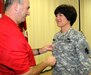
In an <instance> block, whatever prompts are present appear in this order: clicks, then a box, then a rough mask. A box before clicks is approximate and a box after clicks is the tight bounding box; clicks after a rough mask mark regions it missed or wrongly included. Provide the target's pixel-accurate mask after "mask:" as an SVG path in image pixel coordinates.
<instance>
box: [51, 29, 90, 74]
mask: <svg viewBox="0 0 91 75" xmlns="http://www.w3.org/2000/svg"><path fill="white" fill-rule="evenodd" d="M53 44H54V50H53V55H54V56H55V57H56V59H57V63H56V65H55V66H54V68H53V72H52V74H53V75H88V73H89V71H90V67H91V66H90V65H91V64H90V59H89V55H90V48H89V46H88V43H87V41H86V39H85V37H84V35H83V34H82V33H81V32H79V31H76V30H74V29H72V28H70V30H69V31H68V32H66V33H61V32H58V33H56V34H55V36H54V38H53Z"/></svg>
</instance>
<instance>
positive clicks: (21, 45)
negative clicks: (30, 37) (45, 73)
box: [3, 35, 35, 74]
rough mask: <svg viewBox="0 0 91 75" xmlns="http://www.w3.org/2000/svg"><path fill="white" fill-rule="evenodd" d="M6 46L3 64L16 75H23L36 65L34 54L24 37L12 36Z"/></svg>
mask: <svg viewBox="0 0 91 75" xmlns="http://www.w3.org/2000/svg"><path fill="white" fill-rule="evenodd" d="M5 44H7V45H5V50H6V51H5V52H4V55H5V56H4V57H3V59H4V60H3V62H4V63H5V65H6V66H7V67H9V68H10V69H12V70H13V71H14V72H15V73H16V74H23V73H25V72H26V71H28V70H29V67H30V66H34V65H35V60H34V55H33V52H32V50H31V48H30V46H29V45H28V43H27V41H25V38H23V36H21V37H18V36H15V35H12V36H11V37H10V38H8V40H7V41H6V43H5Z"/></svg>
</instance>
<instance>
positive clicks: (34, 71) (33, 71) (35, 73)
mask: <svg viewBox="0 0 91 75" xmlns="http://www.w3.org/2000/svg"><path fill="white" fill-rule="evenodd" d="M47 66H48V64H47V63H45V62H42V63H40V64H38V65H36V66H33V67H30V69H29V71H28V72H26V73H24V74H21V75H39V74H40V73H41V72H42V71H43V70H44V69H45V68H46V67H47Z"/></svg>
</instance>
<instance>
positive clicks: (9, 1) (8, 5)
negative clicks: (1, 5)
mask: <svg viewBox="0 0 91 75" xmlns="http://www.w3.org/2000/svg"><path fill="white" fill-rule="evenodd" d="M16 1H17V2H18V3H19V4H21V3H22V2H23V0H6V1H5V10H7V9H8V8H9V7H10V6H11V5H12V4H13V3H14V2H16Z"/></svg>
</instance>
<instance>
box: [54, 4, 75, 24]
mask: <svg viewBox="0 0 91 75" xmlns="http://www.w3.org/2000/svg"><path fill="white" fill-rule="evenodd" d="M59 13H62V14H64V16H65V17H66V18H67V20H69V21H70V24H71V26H72V25H73V23H74V22H75V20H76V17H77V12H76V9H75V8H74V7H73V6H71V5H66V4H62V5H59V6H58V7H57V8H56V9H55V11H54V14H55V15H57V14H59Z"/></svg>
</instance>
